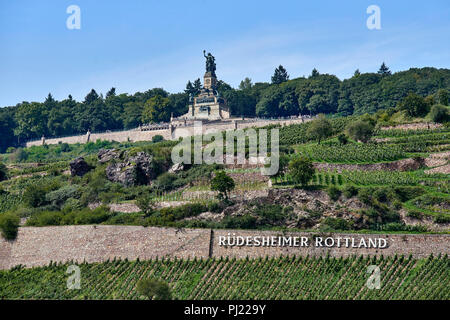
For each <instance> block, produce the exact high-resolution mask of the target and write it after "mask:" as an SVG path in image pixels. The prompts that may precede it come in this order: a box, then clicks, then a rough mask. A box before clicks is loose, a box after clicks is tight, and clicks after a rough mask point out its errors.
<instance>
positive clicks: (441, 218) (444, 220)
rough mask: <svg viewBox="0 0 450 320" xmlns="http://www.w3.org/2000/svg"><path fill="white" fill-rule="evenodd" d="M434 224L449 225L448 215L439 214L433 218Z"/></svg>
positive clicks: (449, 218)
mask: <svg viewBox="0 0 450 320" xmlns="http://www.w3.org/2000/svg"><path fill="white" fill-rule="evenodd" d="M433 220H434V222H436V223H450V215H449V214H445V213H439V214H437V215H436V216H435V217H434V219H433Z"/></svg>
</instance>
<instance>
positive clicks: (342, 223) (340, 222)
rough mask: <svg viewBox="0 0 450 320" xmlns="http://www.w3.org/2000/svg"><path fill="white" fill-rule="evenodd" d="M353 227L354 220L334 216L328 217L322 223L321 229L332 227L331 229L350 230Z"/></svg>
mask: <svg viewBox="0 0 450 320" xmlns="http://www.w3.org/2000/svg"><path fill="white" fill-rule="evenodd" d="M352 227H353V222H352V221H347V220H345V219H343V218H332V217H327V218H325V220H324V221H323V222H322V223H321V229H325V230H327V229H331V230H350V229H352Z"/></svg>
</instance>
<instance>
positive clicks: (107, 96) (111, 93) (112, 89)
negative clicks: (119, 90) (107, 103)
mask: <svg viewBox="0 0 450 320" xmlns="http://www.w3.org/2000/svg"><path fill="white" fill-rule="evenodd" d="M115 96H116V88H114V87H112V88H111V89H110V90H109V91H108V92H107V93H106V99H108V98H109V97H115Z"/></svg>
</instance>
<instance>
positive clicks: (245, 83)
mask: <svg viewBox="0 0 450 320" xmlns="http://www.w3.org/2000/svg"><path fill="white" fill-rule="evenodd" d="M252 86H253V83H252V79H250V78H247V77H245V79H244V80H242V81H241V83H240V84H239V90H250V89H251V88H252Z"/></svg>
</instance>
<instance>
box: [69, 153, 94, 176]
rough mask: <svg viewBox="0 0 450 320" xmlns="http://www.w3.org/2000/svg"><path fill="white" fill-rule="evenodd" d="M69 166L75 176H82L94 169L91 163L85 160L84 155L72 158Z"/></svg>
mask: <svg viewBox="0 0 450 320" xmlns="http://www.w3.org/2000/svg"><path fill="white" fill-rule="evenodd" d="M69 166H70V174H71V176H72V177H75V176H79V177H82V176H84V175H85V174H86V173H88V172H89V171H90V170H91V169H92V168H91V166H89V164H88V163H87V162H86V161H85V160H84V158H83V157H78V158H76V159H74V160H72V161H71V162H70V163H69Z"/></svg>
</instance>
